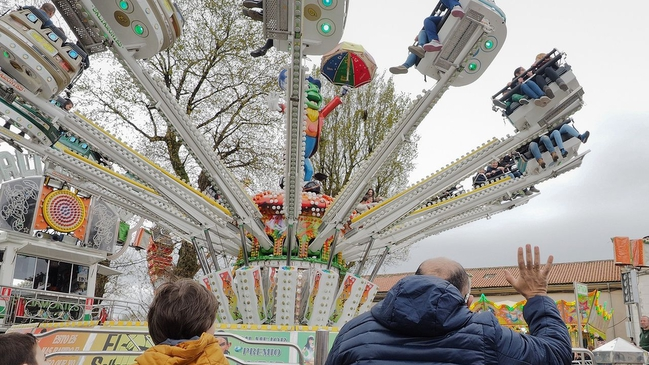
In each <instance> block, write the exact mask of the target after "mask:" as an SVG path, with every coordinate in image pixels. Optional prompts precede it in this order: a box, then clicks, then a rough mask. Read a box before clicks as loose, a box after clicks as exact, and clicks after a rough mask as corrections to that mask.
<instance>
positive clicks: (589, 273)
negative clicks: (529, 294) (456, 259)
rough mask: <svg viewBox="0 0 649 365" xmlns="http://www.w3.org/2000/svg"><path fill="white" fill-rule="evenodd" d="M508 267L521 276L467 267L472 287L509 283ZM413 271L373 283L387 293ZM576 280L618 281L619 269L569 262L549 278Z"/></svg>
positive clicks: (501, 269) (609, 264) (610, 262)
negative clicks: (506, 276)
mask: <svg viewBox="0 0 649 365" xmlns="http://www.w3.org/2000/svg"><path fill="white" fill-rule="evenodd" d="M505 270H509V271H510V272H511V273H512V274H513V275H514V277H516V276H518V266H501V267H485V268H476V269H466V271H467V272H468V273H469V274H471V275H472V278H471V287H472V288H473V289H484V288H498V287H508V286H510V285H509V282H507V280H506V279H505ZM413 274H414V273H401V274H386V275H378V276H376V277H375V278H374V281H373V282H374V283H375V284H377V285H378V286H379V292H386V291H388V290H390V288H392V286H393V285H394V284H396V282H397V281H399V280H400V279H401V278H403V277H406V276H408V275H413ZM575 281H577V282H580V283H584V284H594V283H610V282H619V281H620V268H619V267H618V266H615V263H614V261H613V260H600V261H585V262H567V263H560V264H557V263H555V264H553V265H552V271H550V278H549V284H550V285H561V284H571V283H573V282H575Z"/></svg>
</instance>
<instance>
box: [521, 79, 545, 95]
mask: <svg viewBox="0 0 649 365" xmlns="http://www.w3.org/2000/svg"><path fill="white" fill-rule="evenodd" d="M521 90H523V93H525V95H527V96H529V97H530V98H532V99H538V98H540V97H541V96H545V93H544V92H543V90H541V88H540V87H539V85H537V84H536V83H535V82H534V81H530V80H527V81H525V82H524V83H523V85H521Z"/></svg>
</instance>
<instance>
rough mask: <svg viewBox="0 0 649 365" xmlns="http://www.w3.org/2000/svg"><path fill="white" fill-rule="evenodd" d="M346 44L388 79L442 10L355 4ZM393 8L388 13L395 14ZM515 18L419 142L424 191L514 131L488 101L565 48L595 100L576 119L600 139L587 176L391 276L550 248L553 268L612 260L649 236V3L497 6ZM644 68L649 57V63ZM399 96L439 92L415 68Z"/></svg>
mask: <svg viewBox="0 0 649 365" xmlns="http://www.w3.org/2000/svg"><path fill="white" fill-rule="evenodd" d="M350 2H351V4H350V7H349V16H348V19H347V26H346V29H345V35H344V36H343V40H345V41H349V42H354V43H360V44H362V45H363V46H365V48H366V49H367V50H368V51H369V52H370V53H371V54H372V55H373V56H374V58H375V60H376V62H377V64H378V68H379V71H378V72H384V71H385V72H387V69H388V68H389V67H390V66H396V65H399V64H401V63H403V61H404V60H405V58H406V56H407V49H406V47H407V46H408V45H410V44H412V42H413V38H414V36H415V35H416V34H417V32H418V31H419V30H420V29H421V26H422V21H423V18H424V17H425V16H426V15H428V14H430V12H431V11H432V9H433V7H434V6H435V4H436V2H435V1H424V0H408V1H403V2H396V3H392V2H387V1H376V0H351V1H350ZM388 4H390V6H386V5H388ZM497 5H498V6H499V7H500V8H501V9H502V10H503V11H504V12H505V14H506V15H507V28H508V35H507V40H506V41H505V45H504V47H503V49H502V50H501V51H500V53H499V55H498V56H497V57H496V60H495V61H494V62H493V63H492V65H491V66H490V68H489V69H488V70H487V71H486V72H485V73H484V74H483V76H482V77H481V78H480V79H479V80H478V81H476V82H474V83H473V84H470V85H468V86H464V87H461V88H452V89H450V90H449V91H448V92H447V93H446V94H445V95H444V97H442V99H441V100H440V101H439V102H438V104H437V106H436V107H435V108H434V109H433V110H432V111H431V112H430V114H429V115H428V117H427V118H426V119H425V120H424V121H423V122H422V124H421V125H420V127H419V129H418V133H419V134H420V135H421V141H420V143H419V159H418V160H417V168H416V171H414V173H413V174H412V175H411V179H410V181H411V182H415V181H418V180H420V179H421V178H424V177H426V176H428V175H429V174H431V173H433V172H434V171H435V170H436V169H438V168H440V167H442V166H444V165H446V164H447V163H449V162H451V161H453V160H455V159H456V158H458V157H460V156H461V155H462V154H464V153H467V152H469V151H470V150H471V149H473V148H475V147H476V146H478V145H480V144H482V143H484V142H486V141H487V140H489V139H490V138H492V137H503V136H505V135H506V134H512V133H513V129H512V128H511V127H509V126H508V125H509V123H507V124H505V123H504V122H503V119H502V117H501V116H500V115H499V114H498V113H495V112H493V111H491V103H490V96H491V95H492V94H494V93H495V92H496V91H497V90H498V89H500V88H501V87H502V86H504V84H505V83H506V82H507V81H509V80H510V79H511V76H512V73H513V70H514V68H516V67H517V66H525V67H527V66H529V65H530V64H531V63H532V62H533V60H534V57H535V55H536V54H537V53H539V52H548V51H550V50H552V48H557V49H559V50H561V51H563V52H566V53H567V54H568V57H567V60H568V62H569V63H570V64H571V65H572V67H573V71H574V73H575V75H576V77H577V79H578V80H579V82H580V84H581V85H582V86H583V88H584V90H585V95H584V100H585V102H586V105H585V106H584V108H583V109H582V110H581V111H579V112H577V113H576V114H575V115H574V119H575V122H576V124H575V125H576V127H577V128H578V129H579V130H580V131H582V132H583V131H585V130H589V131H590V132H591V137H590V139H589V141H588V143H587V144H586V145H583V146H582V148H581V149H580V152H583V151H585V150H586V149H590V150H591V153H589V154H588V155H587V156H586V158H585V159H584V163H583V165H582V167H581V168H579V169H576V170H573V171H570V172H568V173H566V174H564V175H561V176H560V177H558V178H556V179H552V180H549V181H547V182H545V183H543V184H540V185H538V186H537V187H538V188H539V189H540V190H541V194H540V195H539V196H538V197H535V198H534V199H532V200H531V201H530V203H528V204H527V205H524V206H522V207H519V208H516V209H514V210H511V211H507V212H504V213H501V214H498V215H496V216H494V217H493V218H491V219H489V220H481V221H478V222H474V223H471V224H469V225H465V226H462V227H460V228H457V229H455V230H453V231H450V232H444V233H442V234H440V235H437V236H432V237H429V238H427V239H425V240H422V241H419V242H418V243H416V244H414V245H413V246H412V248H411V253H410V259H409V260H408V261H407V262H404V263H403V264H401V265H397V266H391V267H385V268H383V269H382V273H386V272H412V271H414V270H415V269H416V267H417V266H418V265H419V263H420V262H421V261H422V260H423V259H424V258H428V257H433V256H446V257H449V258H451V259H454V260H457V261H459V262H460V263H462V264H463V265H464V266H466V267H471V268H473V267H485V266H506V265H513V264H515V260H516V247H518V246H521V245H523V244H526V243H531V244H534V245H539V246H541V253H542V254H543V255H544V258H545V256H547V255H548V254H553V255H554V257H555V262H572V261H588V260H602V259H612V258H613V249H612V245H611V242H610V238H611V237H613V236H629V237H631V238H641V237H643V236H646V235H649V224H647V221H648V217H649V204H647V198H648V193H649V181H648V179H647V178H648V177H649V174H648V173H647V172H646V171H645V169H646V168H647V167H648V166H649V163H648V159H647V157H648V156H649V152H648V151H647V148H646V147H645V146H644V144H645V140H646V138H647V137H648V136H649V120H648V119H649V106H648V105H649V102H647V101H646V91H645V90H646V84H647V81H649V78H648V77H647V76H646V74H644V72H645V71H646V63H647V59H646V55H647V51H646V49H645V44H646V37H643V36H642V35H645V36H646V35H647V28H646V27H645V26H644V25H642V24H643V23H644V21H645V20H644V18H643V17H644V14H647V13H649V2H646V1H640V0H636V1H627V2H625V3H624V8H625V9H627V10H629V11H624V12H621V10H620V6H615V5H614V3H612V2H610V1H601V0H590V1H586V0H571V1H560V0H544V1H542V2H540V1H528V0H499V1H497ZM643 56H644V57H643ZM394 80H395V83H396V85H397V88H398V89H399V90H402V91H403V92H407V93H410V94H412V95H413V96H414V95H417V94H420V93H421V90H422V89H429V88H431V87H432V86H433V82H431V80H430V79H429V81H428V82H424V80H423V76H422V75H421V74H419V73H418V72H417V71H416V70H415V69H414V68H412V69H411V70H410V72H409V73H408V74H407V75H396V76H395V77H394Z"/></svg>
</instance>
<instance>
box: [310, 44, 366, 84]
mask: <svg viewBox="0 0 649 365" xmlns="http://www.w3.org/2000/svg"><path fill="white" fill-rule="evenodd" d="M320 72H321V73H322V75H323V76H324V77H326V78H327V79H328V80H329V81H331V82H332V83H333V84H335V85H339V86H342V85H349V86H351V87H359V86H362V85H365V84H367V83H368V82H370V81H372V79H373V78H374V73H375V72H376V62H374V58H372V56H371V55H370V54H369V53H367V51H365V48H363V46H361V45H360V44H354V43H349V42H342V43H340V44H339V45H337V46H336V47H335V48H334V49H332V50H331V51H330V52H329V53H327V54H325V55H323V56H322V63H321V64H320Z"/></svg>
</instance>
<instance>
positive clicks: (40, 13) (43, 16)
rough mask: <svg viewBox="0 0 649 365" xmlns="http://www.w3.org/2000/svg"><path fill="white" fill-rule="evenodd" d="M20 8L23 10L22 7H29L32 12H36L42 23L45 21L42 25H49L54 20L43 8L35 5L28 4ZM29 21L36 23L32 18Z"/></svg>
mask: <svg viewBox="0 0 649 365" xmlns="http://www.w3.org/2000/svg"><path fill="white" fill-rule="evenodd" d="M20 9H21V10H22V9H27V10H29V11H31V12H32V14H34V15H35V16H36V17H37V18H38V19H40V21H41V23H43V26H42V27H45V26H49V25H50V24H52V20H51V19H50V17H49V16H47V14H45V12H44V11H43V10H41V9H39V8H37V7H35V6H31V5H27V6H23V7H21V8H20ZM28 19H29V18H28ZM29 21H31V22H32V23H35V22H34V21H32V20H31V19H30V20H29Z"/></svg>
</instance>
